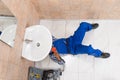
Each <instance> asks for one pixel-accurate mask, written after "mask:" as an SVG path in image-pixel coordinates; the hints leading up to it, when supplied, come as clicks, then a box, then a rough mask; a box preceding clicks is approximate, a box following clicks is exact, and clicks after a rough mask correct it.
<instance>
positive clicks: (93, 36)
mask: <svg viewBox="0 0 120 80" xmlns="http://www.w3.org/2000/svg"><path fill="white" fill-rule="evenodd" d="M83 21H87V22H90V23H95V22H97V23H99V28H97V29H96V30H92V31H89V32H87V33H86V35H85V38H84V40H83V44H85V45H89V44H92V45H93V47H94V48H99V49H101V50H102V51H107V52H110V53H111V57H110V58H108V59H101V58H94V57H93V56H88V55H86V54H83V55H82V54H79V55H70V54H68V55H62V57H63V59H64V60H65V61H66V64H65V69H64V72H63V74H62V76H61V80H120V77H119V74H120V64H119V61H120V37H119V34H120V20H40V24H41V25H44V26H46V27H47V28H48V29H49V30H50V32H51V33H52V35H54V36H55V37H56V38H61V37H68V36H70V35H72V34H73V32H74V31H75V30H76V29H77V28H78V26H79V23H80V22H83ZM35 66H36V67H38V68H43V69H57V68H61V69H63V67H62V66H59V65H58V64H57V63H54V62H53V61H52V60H51V59H50V58H49V57H47V58H46V59H44V60H43V61H40V62H36V63H35Z"/></svg>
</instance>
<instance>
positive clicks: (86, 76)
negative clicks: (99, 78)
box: [79, 72, 95, 80]
mask: <svg viewBox="0 0 120 80" xmlns="http://www.w3.org/2000/svg"><path fill="white" fill-rule="evenodd" d="M79 80H95V78H94V72H87V73H79Z"/></svg>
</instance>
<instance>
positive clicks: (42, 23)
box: [40, 20, 53, 32]
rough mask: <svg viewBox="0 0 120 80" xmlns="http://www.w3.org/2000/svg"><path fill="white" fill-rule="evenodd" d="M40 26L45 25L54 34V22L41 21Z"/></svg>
mask: <svg viewBox="0 0 120 80" xmlns="http://www.w3.org/2000/svg"><path fill="white" fill-rule="evenodd" d="M40 25H44V26H45V27H47V28H48V29H49V31H50V32H52V25H53V21H52V20H40Z"/></svg>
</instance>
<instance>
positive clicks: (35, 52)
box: [22, 25, 52, 61]
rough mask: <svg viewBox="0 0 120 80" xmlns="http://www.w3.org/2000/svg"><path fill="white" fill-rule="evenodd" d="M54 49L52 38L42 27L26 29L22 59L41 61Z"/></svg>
mask: <svg viewBox="0 0 120 80" xmlns="http://www.w3.org/2000/svg"><path fill="white" fill-rule="evenodd" d="M51 47H52V36H51V33H50V32H49V30H48V29H47V28H46V27H45V26H42V25H34V26H30V27H28V28H26V31H25V36H24V42H23V49H22V57H24V58H26V59H28V60H30V61H41V60H43V59H44V58H45V57H47V55H48V54H49V52H50V50H51Z"/></svg>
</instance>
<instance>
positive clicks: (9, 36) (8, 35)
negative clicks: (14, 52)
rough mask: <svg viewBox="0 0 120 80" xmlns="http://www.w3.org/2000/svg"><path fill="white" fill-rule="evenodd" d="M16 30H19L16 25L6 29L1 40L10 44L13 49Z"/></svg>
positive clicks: (0, 36)
mask: <svg viewBox="0 0 120 80" xmlns="http://www.w3.org/2000/svg"><path fill="white" fill-rule="evenodd" d="M16 28H17V25H16V24H14V25H10V26H8V27H6V28H5V29H4V30H3V31H2V33H1V35H0V40H1V41H3V42H4V43H6V44H8V45H9V46H11V47H13V46H14V40H15V35H16Z"/></svg>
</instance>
